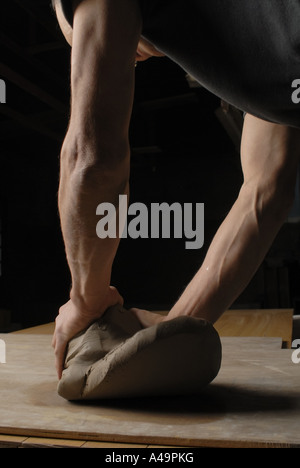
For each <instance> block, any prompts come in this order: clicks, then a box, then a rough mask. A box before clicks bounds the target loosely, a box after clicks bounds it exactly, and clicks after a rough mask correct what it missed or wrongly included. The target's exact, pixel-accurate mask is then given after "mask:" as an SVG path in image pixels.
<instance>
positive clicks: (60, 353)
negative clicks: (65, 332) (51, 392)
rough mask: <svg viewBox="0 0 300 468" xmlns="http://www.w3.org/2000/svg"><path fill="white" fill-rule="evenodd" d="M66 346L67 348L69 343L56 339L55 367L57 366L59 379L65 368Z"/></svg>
mask: <svg viewBox="0 0 300 468" xmlns="http://www.w3.org/2000/svg"><path fill="white" fill-rule="evenodd" d="M66 348H67V343H66V342H65V341H64V340H59V339H56V344H55V350H54V354H55V367H56V372H57V376H58V379H59V380H60V379H61V376H62V373H63V370H64V361H65V355H66Z"/></svg>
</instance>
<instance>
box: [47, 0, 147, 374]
mask: <svg viewBox="0 0 300 468" xmlns="http://www.w3.org/2000/svg"><path fill="white" fill-rule="evenodd" d="M140 33H141V18H140V12H139V9H138V6H137V2H133V1H132V0H114V1H113V2H112V1H111V0H83V1H82V2H80V3H79V5H78V6H77V8H76V11H75V16H74V26H73V37H72V38H71V39H70V40H71V41H72V68H71V91H72V97H71V118H70V124H69V129H68V132H67V135H66V138H65V141H64V144H63V147H62V151H61V174H60V187H59V212H60V217H61V227H62V232H63V237H64V241H65V248H66V255H67V260H68V264H69V267H70V271H71V276H72V289H71V293H70V301H69V302H68V303H67V304H65V305H64V306H63V307H62V308H61V309H60V313H59V315H58V317H57V319H56V329H55V333H54V337H53V346H54V348H55V355H56V367H57V372H58V376H59V377H60V376H61V373H62V366H63V360H64V354H65V349H66V345H67V343H68V341H69V340H70V339H71V338H72V337H73V336H74V335H75V334H77V333H78V332H79V331H81V330H83V329H84V328H86V327H87V326H88V325H89V324H90V323H92V322H93V321H95V320H96V319H97V318H99V317H100V316H101V315H102V314H103V313H104V312H105V310H106V309H107V308H108V307H109V306H111V305H113V304H116V303H117V302H121V301H122V298H121V297H120V295H119V294H118V292H117V291H116V290H115V289H114V288H111V287H110V277H111V269H112V263H113V260H114V257H115V254H116V251H117V248H118V244H119V239H118V238H117V239H109V238H107V239H104V240H101V239H99V238H98V237H97V234H96V224H97V218H96V208H97V206H98V205H99V204H100V203H102V202H109V203H112V204H113V205H115V207H116V208H117V207H118V197H119V195H120V194H128V192H129V184H128V181H129V169H130V149H129V142H128V128H129V123H130V117H131V110H132V103H133V94H134V69H135V67H134V65H135V60H136V50H137V45H138V41H139V38H140Z"/></svg>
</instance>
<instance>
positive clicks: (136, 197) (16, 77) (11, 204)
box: [0, 0, 300, 331]
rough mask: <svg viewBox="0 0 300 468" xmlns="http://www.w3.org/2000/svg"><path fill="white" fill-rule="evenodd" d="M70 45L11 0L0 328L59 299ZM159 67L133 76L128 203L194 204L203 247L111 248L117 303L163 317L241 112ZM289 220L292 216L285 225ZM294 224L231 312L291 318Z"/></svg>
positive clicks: (34, 1) (2, 39)
mask: <svg viewBox="0 0 300 468" xmlns="http://www.w3.org/2000/svg"><path fill="white" fill-rule="evenodd" d="M69 63H70V48H69V46H68V45H67V44H66V42H65V40H64V38H63V36H62V34H61V32H60V30H59V27H58V25H57V22H56V18H55V16H54V14H53V12H52V10H51V8H50V0H11V1H10V2H5V6H2V11H1V18H0V78H2V79H4V80H5V82H6V86H7V103H6V104H1V105H0V197H1V205H0V218H1V276H0V331H8V330H12V329H15V328H19V327H28V326H33V325H37V324H41V323H46V322H49V321H52V320H54V318H55V316H56V314H57V311H58V308H59V306H60V305H61V304H62V303H64V302H65V301H67V300H68V293H69V289H70V276H69V271H68V267H67V264H66V260H65V255H64V246H63V242H62V237H61V232H60V225H59V218H58V210H57V190H58V177H59V152H60V148H61V144H62V141H63V138H64V135H65V132H66V129H67V125H68V118H69V98H70V96H69V76H70V66H69ZM221 104H222V103H221V102H220V100H219V99H218V98H216V97H215V96H213V95H211V94H210V93H208V92H207V91H206V90H204V89H203V88H201V87H191V84H190V82H189V81H188V80H187V77H186V74H185V72H184V71H183V70H181V69H180V68H179V67H178V66H177V65H175V64H174V63H172V62H171V61H170V60H168V59H166V58H163V59H151V60H149V61H147V62H144V63H140V64H139V65H138V67H137V69H136V95H135V103H134V111H133V116H132V123H131V129H130V142H131V147H132V168H131V203H132V202H134V201H138V202H142V203H145V204H147V206H149V208H150V203H151V202H168V203H172V202H182V203H184V202H190V203H191V202H192V203H197V202H198V203H205V245H204V247H203V248H202V249H201V250H197V251H196V250H185V246H184V240H182V241H181V240H172V239H171V240H164V239H161V240H145V239H143V240H130V239H128V240H122V242H121V246H120V249H119V251H118V254H117V257H116V261H115V264H114V269H113V278H112V284H114V285H116V286H117V287H118V289H119V290H120V292H121V294H122V295H123V296H124V298H125V302H126V306H128V307H129V306H131V305H135V306H141V307H147V308H149V309H152V310H155V309H160V310H162V309H165V310H166V309H169V308H170V307H171V306H172V305H173V303H174V301H176V299H177V298H178V296H179V295H180V294H181V292H182V291H183V289H184V287H185V286H186V285H187V283H188V282H189V281H190V279H191V278H192V276H193V275H194V274H195V272H196V271H197V270H198V268H199V266H200V265H201V263H202V261H203V258H204V255H205V253H206V250H207V249H208V247H209V244H210V241H211V239H212V237H213V235H214V233H215V232H216V230H217V228H218V227H219V225H220V223H221V222H222V220H223V219H224V217H225V216H226V214H227V213H228V211H229V209H230V207H231V205H232V203H233V202H234V200H235V198H236V196H237V194H238V191H239V188H240V186H241V183H242V174H241V168H240V161H239V154H238V145H239V139H240V133H241V125H242V115H241V113H240V112H239V111H237V110H235V109H231V108H226V105H225V103H223V104H222V105H221ZM293 221H295V219H294V220H293ZM299 231H300V230H299V223H296V222H293V223H291V222H287V223H286V224H285V225H284V226H283V228H282V230H281V232H280V233H279V235H278V237H277V239H276V241H275V243H274V245H273V247H272V249H271V250H270V252H269V254H268V256H267V258H266V260H265V261H264V263H263V265H262V266H261V268H260V269H259V271H258V273H257V275H256V276H255V278H254V279H253V280H252V281H251V283H250V285H249V287H248V288H247V289H246V291H245V292H244V293H243V294H242V295H241V297H239V298H238V300H237V301H236V302H235V304H234V305H233V307H235V308H273V307H274V308H275V307H294V308H295V311H296V312H297V313H299V308H300V292H299V280H300V274H299V270H300V268H299V264H300V234H299Z"/></svg>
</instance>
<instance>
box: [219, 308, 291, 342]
mask: <svg viewBox="0 0 300 468" xmlns="http://www.w3.org/2000/svg"><path fill="white" fill-rule="evenodd" d="M215 328H216V330H217V331H218V333H219V335H220V336H244V337H247V336H253V337H254V336H265V337H280V338H282V340H283V347H286V348H290V347H291V343H292V332H293V309H261V310H260V309H257V310H228V311H226V312H225V313H224V314H223V316H222V317H221V318H220V319H219V320H218V321H217V322H216V323H215Z"/></svg>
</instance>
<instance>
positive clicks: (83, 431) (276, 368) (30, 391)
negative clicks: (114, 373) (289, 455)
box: [0, 310, 300, 449]
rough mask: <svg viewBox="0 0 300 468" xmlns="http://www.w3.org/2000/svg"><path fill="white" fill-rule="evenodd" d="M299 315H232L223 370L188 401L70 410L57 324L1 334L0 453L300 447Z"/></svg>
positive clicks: (226, 322)
mask: <svg viewBox="0 0 300 468" xmlns="http://www.w3.org/2000/svg"><path fill="white" fill-rule="evenodd" d="M292 316H293V311H292V310H272V311H270V310H261V311H228V312H227V313H226V314H224V316H223V317H222V319H220V320H219V321H218V322H217V324H216V328H217V330H218V331H219V334H220V336H221V340H222V347H223V361H222V368H221V371H220V373H219V375H218V376H217V378H216V379H215V381H214V382H213V383H212V384H211V385H209V386H208V387H207V388H206V389H205V390H203V392H202V393H201V395H196V396H193V397H189V398H184V397H177V398H169V399H143V400H140V401H137V400H135V401H131V400H129V401H124V400H123V401H117V402H105V403H101V402H98V403H97V404H91V403H70V402H67V401H65V400H63V399H62V398H60V397H59V396H58V395H57V392H56V386H57V379H56V375H55V370H54V358H53V351H52V349H51V335H52V333H53V329H54V324H46V325H42V326H39V327H34V328H31V329H27V330H23V331H20V332H16V333H11V334H7V335H0V338H1V339H3V340H4V341H5V342H6V346H7V364H3V365H0V373H1V380H0V434H2V435H0V447H44V446H51V447H84V448H89V447H99V448H104V447H105V448H116V449H117V448H126V447H127V448H136V447H137V448H152V447H168V446H169V447H300V432H299V420H300V364H299V365H296V364H293V362H292V360H291V349H282V348H283V347H284V348H289V346H290V343H291V336H292Z"/></svg>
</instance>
